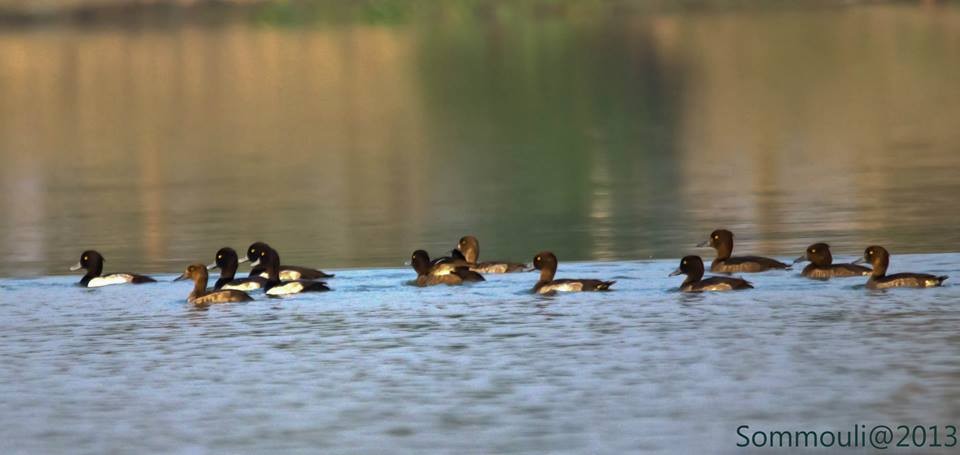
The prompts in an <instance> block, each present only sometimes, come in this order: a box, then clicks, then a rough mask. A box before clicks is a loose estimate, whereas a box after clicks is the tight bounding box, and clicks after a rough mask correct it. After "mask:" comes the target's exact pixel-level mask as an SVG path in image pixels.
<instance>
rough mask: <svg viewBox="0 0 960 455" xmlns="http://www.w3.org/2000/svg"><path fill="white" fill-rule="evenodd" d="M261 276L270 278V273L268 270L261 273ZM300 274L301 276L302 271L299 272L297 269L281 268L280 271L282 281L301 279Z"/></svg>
mask: <svg viewBox="0 0 960 455" xmlns="http://www.w3.org/2000/svg"><path fill="white" fill-rule="evenodd" d="M260 276H261V277H263V278H268V279H269V278H270V275H267V272H263V273H261V274H260ZM300 276H301V275H300V272H297V271H296V270H281V271H280V280H281V281H293V280H299V279H300Z"/></svg>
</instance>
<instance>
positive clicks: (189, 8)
mask: <svg viewBox="0 0 960 455" xmlns="http://www.w3.org/2000/svg"><path fill="white" fill-rule="evenodd" d="M890 3H906V4H924V5H927V6H934V5H939V4H944V3H955V2H944V1H938V0H919V1H914V0H910V1H903V0H810V1H805V2H789V1H781V0H747V1H732V0H687V1H673V0H650V1H640V0H610V1H579V0H522V1H513V0H466V1H459V2H450V3H448V4H446V5H443V6H442V9H446V10H459V11H460V12H470V13H473V14H477V15H480V16H491V15H492V16H496V15H498V14H502V13H503V12H504V11H507V14H508V15H511V14H514V13H516V12H519V11H523V12H525V13H528V14H533V15H535V16H538V17H546V16H574V17H575V16H577V15H578V14H579V13H583V12H584V11H588V10H591V9H597V8H599V9H608V8H615V9H621V10H631V11H634V12H636V11H643V12H650V13H662V12H671V11H686V12H690V11H738V10H763V9H775V10H781V11H782V10H791V9H802V10H809V9H817V8H843V7H849V6H857V5H865V4H890ZM437 6H439V5H436V4H432V0H427V1H424V0H358V1H339V0H0V25H4V26H8V27H9V26H14V27H31V26H45V25H98V24H122V25H128V26H130V25H133V26H136V25H145V24H167V23H197V22H200V23H227V22H231V21H254V22H266V23H276V24H278V25H290V23H291V22H294V23H313V22H324V21H330V20H337V19H358V18H359V19H361V20H366V21H369V22H400V21H403V20H405V19H408V18H410V17H412V16H414V15H416V14H417V12H423V11H430V10H434V9H436V7H437Z"/></svg>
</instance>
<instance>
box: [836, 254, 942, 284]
mask: <svg viewBox="0 0 960 455" xmlns="http://www.w3.org/2000/svg"><path fill="white" fill-rule="evenodd" d="M863 262H869V263H870V264H871V265H873V271H871V272H870V278H867V289H888V288H932V287H937V286H942V285H943V282H944V281H946V279H947V278H949V277H948V276H946V275H940V276H936V275H930V274H927V273H895V274H893V275H887V267H889V266H890V253H889V252H887V250H886V248H884V247H882V246H879V245H872V246H868V247H867V249H865V250H863V257H861V258H859V259H857V260H856V261H853V263H854V264H860V263H863Z"/></svg>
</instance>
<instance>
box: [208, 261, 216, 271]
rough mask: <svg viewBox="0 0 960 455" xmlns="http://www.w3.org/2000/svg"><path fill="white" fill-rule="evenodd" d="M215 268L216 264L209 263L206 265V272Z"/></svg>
mask: <svg viewBox="0 0 960 455" xmlns="http://www.w3.org/2000/svg"><path fill="white" fill-rule="evenodd" d="M215 268H217V263H216V262H211V263H209V264H207V270H213V269H215Z"/></svg>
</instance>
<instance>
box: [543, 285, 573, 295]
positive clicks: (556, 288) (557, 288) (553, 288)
mask: <svg viewBox="0 0 960 455" xmlns="http://www.w3.org/2000/svg"><path fill="white" fill-rule="evenodd" d="M581 290H583V283H563V284H548V285H546V286H544V287H542V288H540V291H539V292H540V293H541V294H546V293H548V292H578V291H581Z"/></svg>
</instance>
